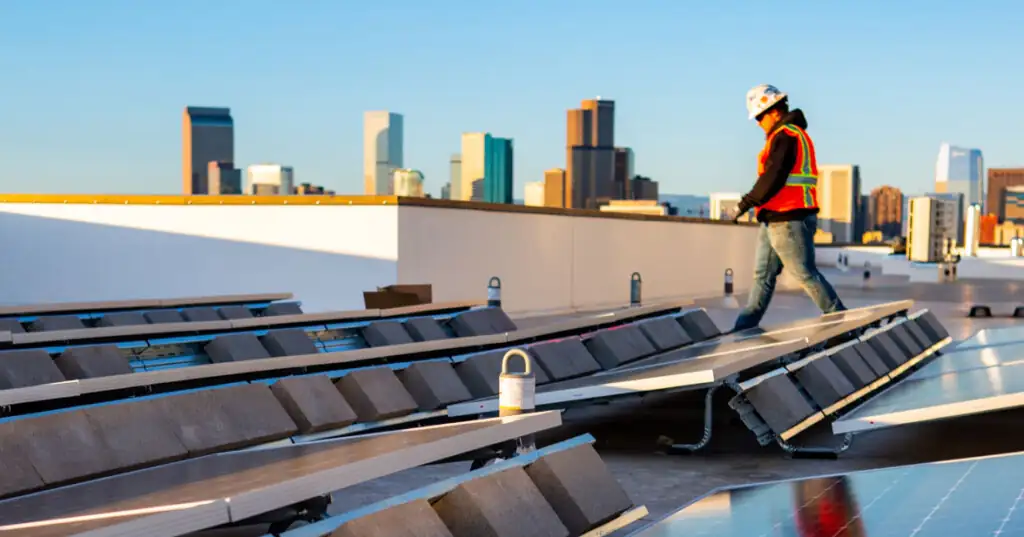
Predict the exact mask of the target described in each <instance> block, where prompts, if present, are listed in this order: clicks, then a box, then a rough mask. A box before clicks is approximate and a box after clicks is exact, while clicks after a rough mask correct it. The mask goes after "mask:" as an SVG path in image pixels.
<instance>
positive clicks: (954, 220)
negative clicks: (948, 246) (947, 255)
mask: <svg viewBox="0 0 1024 537" xmlns="http://www.w3.org/2000/svg"><path fill="white" fill-rule="evenodd" d="M925 195H926V196H928V197H931V198H934V199H937V200H942V201H945V202H947V203H950V204H952V206H953V207H956V208H957V211H958V212H957V211H948V212H946V213H943V214H944V215H945V216H944V217H945V218H946V219H947V220H949V223H948V227H949V230H948V231H947V233H946V237H948V238H950V239H953V240H954V241H956V243H957V244H963V243H964V221H965V219H966V217H967V204H966V202H965V196H964V195H963V194H962V193H960V192H931V193H928V194H925Z"/></svg>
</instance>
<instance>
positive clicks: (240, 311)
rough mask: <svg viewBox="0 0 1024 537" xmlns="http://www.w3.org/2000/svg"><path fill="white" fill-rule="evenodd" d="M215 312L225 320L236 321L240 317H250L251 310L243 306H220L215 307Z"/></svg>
mask: <svg viewBox="0 0 1024 537" xmlns="http://www.w3.org/2000/svg"><path fill="white" fill-rule="evenodd" d="M217 314H218V315H220V318H221V319H224V320H225V321H238V320H241V319H252V318H253V314H252V310H250V309H249V308H247V307H245V306H221V307H219V308H217Z"/></svg>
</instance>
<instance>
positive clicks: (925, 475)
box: [635, 454, 1024, 537]
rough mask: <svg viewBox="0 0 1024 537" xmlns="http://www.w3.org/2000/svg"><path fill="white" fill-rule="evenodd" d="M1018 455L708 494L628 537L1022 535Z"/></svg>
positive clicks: (1022, 460)
mask: <svg viewBox="0 0 1024 537" xmlns="http://www.w3.org/2000/svg"><path fill="white" fill-rule="evenodd" d="M1022 483H1024V455H1021V454H1014V455H1005V456H1001V457H993V458H984V459H973V460H963V461H956V462H945V463H935V464H921V465H916V466H905V467H896V468H888V469H884V470H871V471H863V472H853V473H850V474H846V475H843V476H833V477H818V478H810V479H798V480H792V481H783V482H778V483H771V484H765V485H752V486H745V487H737V488H733V489H727V490H723V491H719V492H715V493H712V494H710V495H708V496H706V497H705V498H703V499H701V500H699V501H697V502H695V503H693V504H691V505H690V506H688V507H686V508H684V509H682V510H681V511H678V512H676V513H674V514H672V515H670V516H669V517H667V518H666V519H664V520H663V521H661V522H659V523H657V524H654V525H652V526H651V527H649V528H647V529H645V530H643V531H641V532H639V533H637V534H635V536H636V537H674V536H680V537H711V536H714V537H750V536H757V535H808V536H810V535H814V536H819V535H820V536H829V537H842V536H851V537H852V536H868V537H873V536H893V537H895V536H907V537H909V536H913V537H967V536H971V537H976V536H977V537H981V536H987V535H993V536H1004V537H1008V536H1011V535H1024V508H1022V507H1024V492H1022Z"/></svg>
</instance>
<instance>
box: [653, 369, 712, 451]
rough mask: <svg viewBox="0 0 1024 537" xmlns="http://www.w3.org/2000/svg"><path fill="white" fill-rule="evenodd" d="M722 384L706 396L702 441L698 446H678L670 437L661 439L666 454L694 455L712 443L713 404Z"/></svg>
mask: <svg viewBox="0 0 1024 537" xmlns="http://www.w3.org/2000/svg"><path fill="white" fill-rule="evenodd" d="M721 386H722V385H721V384H716V385H714V386H712V387H710V388H708V391H707V393H706V394H704V435H703V436H701V438H700V441H698V442H697V443H696V444H676V443H675V441H674V440H672V439H671V438H668V437H664V436H663V437H661V438H659V439H658V443H659V444H661V445H663V446H665V447H666V450H665V451H666V453H668V454H681V453H693V452H695V451H700V450H701V449H704V447H706V446H707V445H708V444H709V443H710V442H711V430H712V422H713V419H712V417H713V416H712V403H713V402H714V399H715V392H716V391H717V390H718V388H720V387H721Z"/></svg>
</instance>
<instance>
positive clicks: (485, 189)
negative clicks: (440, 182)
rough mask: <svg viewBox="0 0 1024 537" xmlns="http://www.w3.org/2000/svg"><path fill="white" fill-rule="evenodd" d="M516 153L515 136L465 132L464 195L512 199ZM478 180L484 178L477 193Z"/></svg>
mask: <svg viewBox="0 0 1024 537" xmlns="http://www.w3.org/2000/svg"><path fill="white" fill-rule="evenodd" d="M513 157H514V155H513V148H512V139H511V138H497V137H494V136H491V135H490V133H486V132H472V133H465V134H463V135H462V162H461V166H460V168H461V169H460V174H461V180H460V183H461V184H460V186H459V195H460V196H461V198H460V199H463V200H473V201H485V202H488V203H512V188H513V185H512V178H513V175H514V168H513ZM477 181H481V182H480V183H479V186H478V187H477V193H476V194H474V185H475V184H476V183H477ZM452 190H453V195H454V190H455V189H454V188H452Z"/></svg>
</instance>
